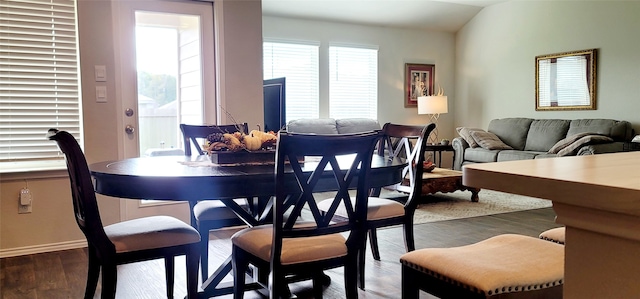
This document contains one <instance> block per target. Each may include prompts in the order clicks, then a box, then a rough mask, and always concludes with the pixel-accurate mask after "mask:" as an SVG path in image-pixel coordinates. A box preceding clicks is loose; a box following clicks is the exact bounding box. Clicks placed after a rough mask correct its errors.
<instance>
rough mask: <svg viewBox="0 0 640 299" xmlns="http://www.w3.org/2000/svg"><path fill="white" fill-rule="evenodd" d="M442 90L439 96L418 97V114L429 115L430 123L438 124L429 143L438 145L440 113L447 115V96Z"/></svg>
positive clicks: (430, 136)
mask: <svg viewBox="0 0 640 299" xmlns="http://www.w3.org/2000/svg"><path fill="white" fill-rule="evenodd" d="M443 93H444V92H443V91H442V90H440V91H439V92H438V94H437V95H432V96H426V97H418V114H429V115H430V121H431V122H432V123H434V124H436V128H435V129H434V130H433V131H432V132H431V135H429V140H428V142H429V143H431V144H436V143H438V117H440V113H447V112H448V109H447V106H448V105H447V96H445V95H443Z"/></svg>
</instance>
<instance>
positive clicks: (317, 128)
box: [287, 118, 338, 134]
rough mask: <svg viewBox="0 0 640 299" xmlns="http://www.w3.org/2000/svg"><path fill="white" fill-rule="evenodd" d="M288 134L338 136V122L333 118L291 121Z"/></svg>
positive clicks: (288, 125)
mask: <svg viewBox="0 0 640 299" xmlns="http://www.w3.org/2000/svg"><path fill="white" fill-rule="evenodd" d="M287 132H292V133H313V134H338V129H337V128H336V120H335V119H333V118H305V119H295V120H292V121H289V122H288V123H287Z"/></svg>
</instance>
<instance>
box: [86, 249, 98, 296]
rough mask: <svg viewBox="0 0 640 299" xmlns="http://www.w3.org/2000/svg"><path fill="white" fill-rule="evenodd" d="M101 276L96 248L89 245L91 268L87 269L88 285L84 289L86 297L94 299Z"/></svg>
mask: <svg viewBox="0 0 640 299" xmlns="http://www.w3.org/2000/svg"><path fill="white" fill-rule="evenodd" d="M99 278H100V260H98V256H97V255H96V252H95V250H94V249H93V248H92V247H91V246H89V268H88V271H87V286H86V288H85V291H84V298H85V299H93V295H94V294H95V293H96V288H97V287H98V279H99Z"/></svg>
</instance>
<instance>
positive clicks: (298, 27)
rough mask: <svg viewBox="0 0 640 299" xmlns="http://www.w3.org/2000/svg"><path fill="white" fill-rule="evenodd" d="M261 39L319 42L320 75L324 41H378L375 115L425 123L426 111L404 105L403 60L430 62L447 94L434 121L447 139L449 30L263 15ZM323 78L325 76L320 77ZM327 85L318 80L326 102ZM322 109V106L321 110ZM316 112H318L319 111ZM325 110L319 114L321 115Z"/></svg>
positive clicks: (324, 58) (388, 119)
mask: <svg viewBox="0 0 640 299" xmlns="http://www.w3.org/2000/svg"><path fill="white" fill-rule="evenodd" d="M262 20H263V25H262V27H263V37H264V39H265V40H266V39H270V38H271V39H277V40H283V41H296V40H299V41H313V42H320V57H319V58H320V81H321V82H323V78H328V77H329V75H328V72H329V71H328V49H329V44H330V43H340V44H342V45H344V44H348V45H356V46H357V45H366V46H377V47H378V49H379V50H378V74H379V82H378V121H379V122H380V123H381V124H383V123H385V122H395V123H403V124H425V123H428V122H429V117H428V116H426V115H418V114H417V113H418V112H417V108H416V107H412V108H405V107H404V102H403V99H404V71H405V69H404V65H405V63H426V64H435V75H436V77H435V81H434V83H435V86H436V87H437V86H438V85H440V86H442V88H443V89H444V90H445V94H446V95H447V96H448V97H449V113H447V114H443V115H441V117H440V120H439V121H438V126H439V128H440V130H439V135H438V136H439V138H449V139H451V138H452V137H453V136H454V135H453V134H454V130H453V127H452V125H451V124H452V120H453V115H454V113H453V111H452V110H453V109H452V108H451V107H452V102H455V101H456V95H455V90H454V87H453V86H454V67H455V65H454V53H455V38H454V35H453V34H451V33H445V32H431V31H420V30H408V29H397V28H387V27H372V26H360V25H351V24H341V23H331V22H321V21H310V20H300V19H288V18H279V17H267V16H265V17H263V18H262ZM324 80H325V82H326V80H328V79H324ZM328 95H329V90H328V85H327V84H321V87H320V98H321V99H322V100H323V101H327V102H328ZM321 111H322V110H321ZM321 115H322V114H321ZM326 115H328V113H327V114H325V117H326Z"/></svg>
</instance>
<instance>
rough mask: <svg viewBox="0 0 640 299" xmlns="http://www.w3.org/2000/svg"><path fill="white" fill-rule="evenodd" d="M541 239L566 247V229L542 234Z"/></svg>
mask: <svg viewBox="0 0 640 299" xmlns="http://www.w3.org/2000/svg"><path fill="white" fill-rule="evenodd" d="M539 237H540V239H542V240H546V241H551V242H555V243H558V244H562V245H564V227H556V228H552V229H549V230H546V231H543V232H542V233H541V234H540V236H539Z"/></svg>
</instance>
